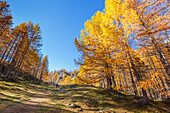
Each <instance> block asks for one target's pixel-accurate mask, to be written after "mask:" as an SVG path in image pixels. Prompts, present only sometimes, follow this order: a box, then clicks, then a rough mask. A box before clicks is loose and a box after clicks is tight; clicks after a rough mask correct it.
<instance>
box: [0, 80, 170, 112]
mask: <svg viewBox="0 0 170 113" xmlns="http://www.w3.org/2000/svg"><path fill="white" fill-rule="evenodd" d="M139 100H140V99H139V98H138V99H136V98H134V96H132V95H126V94H121V93H116V92H114V91H110V90H106V89H102V88H97V87H93V86H85V85H81V86H78V85H68V86H59V87H58V88H55V87H54V86H52V85H45V84H41V85H38V84H33V83H29V82H26V81H19V82H7V81H4V80H1V79H0V113H134V112H136V113H139V112H142V113H145V112H146V113H147V112H158V113H160V112H162V113H164V112H168V109H170V103H169V102H167V101H166V102H161V101H154V102H153V103H154V106H153V105H151V104H149V105H142V104H141V103H140V101H139Z"/></svg>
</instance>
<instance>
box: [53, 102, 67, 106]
mask: <svg viewBox="0 0 170 113" xmlns="http://www.w3.org/2000/svg"><path fill="white" fill-rule="evenodd" d="M55 105H56V106H65V105H64V104H62V103H56V104H55Z"/></svg>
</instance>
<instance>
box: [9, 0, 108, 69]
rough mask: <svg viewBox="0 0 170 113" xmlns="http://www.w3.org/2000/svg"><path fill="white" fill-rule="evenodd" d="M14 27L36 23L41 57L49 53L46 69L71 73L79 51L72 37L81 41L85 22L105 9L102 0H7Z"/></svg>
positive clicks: (74, 67)
mask: <svg viewBox="0 0 170 113" xmlns="http://www.w3.org/2000/svg"><path fill="white" fill-rule="evenodd" d="M7 1H8V4H9V5H10V10H11V11H12V15H13V23H14V26H16V25H19V24H21V23H23V22H28V21H32V22H33V23H34V24H36V23H39V24H40V27H41V31H42V38H43V47H42V53H43V55H46V54H48V57H49V69H50V70H51V71H52V70H59V69H66V70H68V71H69V70H74V69H78V67H77V66H76V65H75V63H74V59H77V58H78V51H77V49H76V47H75V45H74V38H75V37H77V38H80V30H81V29H83V27H84V22H85V21H86V20H87V19H90V18H91V16H92V15H93V14H94V13H95V12H97V11H98V10H99V11H102V10H103V9H104V2H105V0H7Z"/></svg>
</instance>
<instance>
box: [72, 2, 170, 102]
mask: <svg viewBox="0 0 170 113" xmlns="http://www.w3.org/2000/svg"><path fill="white" fill-rule="evenodd" d="M169 6H170V2H169V0H106V1H105V9H104V10H103V11H97V12H96V13H95V14H94V15H93V16H92V17H91V19H90V20H87V21H86V22H85V23H84V29H82V31H81V38H80V39H78V38H75V45H76V47H77V49H78V51H79V53H80V54H81V56H80V57H79V58H78V59H77V60H75V62H76V63H77V64H78V65H79V66H80V69H79V73H78V76H77V78H78V80H79V82H80V83H83V84H98V85H99V86H102V87H104V88H105V87H106V88H108V89H115V90H117V91H123V92H127V93H133V94H135V95H136V96H143V102H144V103H147V102H148V99H149V98H152V99H161V100H164V99H168V98H169V96H170V93H169V85H170V83H169V77H170V65H169V63H170V10H169V8H170V7H169Z"/></svg>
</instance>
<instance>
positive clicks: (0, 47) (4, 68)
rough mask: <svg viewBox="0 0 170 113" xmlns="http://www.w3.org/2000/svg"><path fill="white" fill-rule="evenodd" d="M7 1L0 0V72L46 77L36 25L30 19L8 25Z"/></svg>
mask: <svg viewBox="0 0 170 113" xmlns="http://www.w3.org/2000/svg"><path fill="white" fill-rule="evenodd" d="M12 26H13V22H12V15H11V11H10V10H9V5H8V3H7V1H0V72H1V75H2V76H4V77H6V78H12V79H15V78H16V77H17V76H18V75H22V76H24V77H29V75H34V76H35V80H36V78H38V79H39V80H40V81H41V80H42V78H43V79H46V78H47V77H48V56H47V55H46V56H45V57H43V58H42V56H43V55H42V53H41V47H42V37H41V30H40V26H39V24H33V23H32V22H31V21H29V22H28V23H22V24H20V25H18V26H16V27H14V28H13V27H12Z"/></svg>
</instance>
